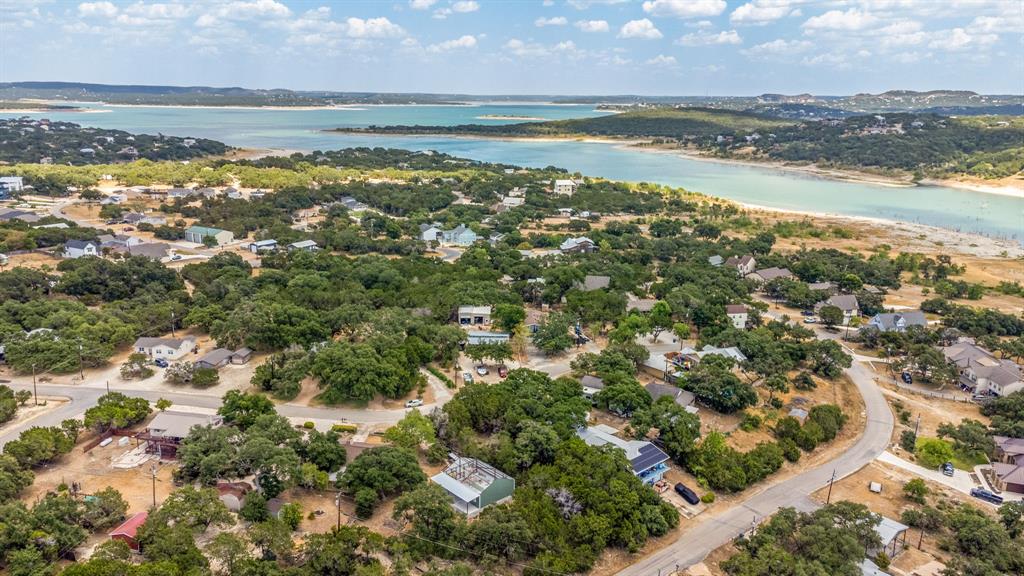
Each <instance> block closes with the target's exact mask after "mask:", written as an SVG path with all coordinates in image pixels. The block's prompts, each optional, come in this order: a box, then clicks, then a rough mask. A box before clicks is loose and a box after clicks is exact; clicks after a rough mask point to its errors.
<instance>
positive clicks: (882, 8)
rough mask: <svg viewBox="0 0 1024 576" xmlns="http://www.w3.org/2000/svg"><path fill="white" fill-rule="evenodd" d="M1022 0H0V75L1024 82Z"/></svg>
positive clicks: (822, 89) (338, 82) (882, 85)
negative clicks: (352, 0) (153, 0)
mask: <svg viewBox="0 0 1024 576" xmlns="http://www.w3.org/2000/svg"><path fill="white" fill-rule="evenodd" d="M1022 40H1024V0H814V1H803V0H646V1H645V0H632V1H631V0H568V1H565V0H548V1H544V0H536V1H525V0H523V1H511V0H504V1H490V0H394V1H379V2H377V1H375V2H369V1H361V2H360V1H355V2H327V1H322V0H321V1H288V0H178V1H175V0H170V1H166V2H140V1H135V0H132V1H113V0H111V1H105V0H100V1H91V2H75V1H68V0H49V1H47V0H0V80H2V81H13V80H66V81H81V82H101V83H120V84H124V83H136V84H175V85H213V86H244V87H250V88H293V89H311V90H317V89H320V90H348V91H389V92H443V93H451V92H462V93H474V94H666V95H704V94H712V95H715V94H720V95H749V94H760V93H764V92H780V93H787V94H794V93H801V92H811V93H815V94H851V93H856V92H880V91H884V90H889V89H915V90H927V89H940V88H942V89H964V90H975V91H977V92H983V93H1011V94H1012V93H1016V94H1020V93H1024V58H1022V57H1021V53H1022V52H1024V41H1022Z"/></svg>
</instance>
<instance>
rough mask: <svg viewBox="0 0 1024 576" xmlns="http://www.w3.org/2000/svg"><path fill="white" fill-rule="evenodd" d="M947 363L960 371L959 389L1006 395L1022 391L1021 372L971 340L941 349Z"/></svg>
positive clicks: (1022, 374)
mask: <svg viewBox="0 0 1024 576" xmlns="http://www.w3.org/2000/svg"><path fill="white" fill-rule="evenodd" d="M942 354H943V355H944V356H945V357H946V361H948V362H950V363H951V364H953V365H955V366H956V367H957V369H958V370H959V371H960V383H959V384H960V388H961V389H962V390H965V391H967V392H970V393H972V394H978V395H988V396H1006V395H1007V394H1013V393H1014V392H1017V391H1019V390H1024V371H1022V369H1021V367H1020V365H1018V364H1017V363H1016V362H1014V361H1013V360H1010V359H1008V358H996V357H995V355H994V354H992V353H991V352H989V351H988V350H985V349H984V348H982V347H980V346H978V345H976V344H974V343H973V342H970V341H962V342H957V343H956V344H954V345H952V346H946V347H945V348H943V349H942Z"/></svg>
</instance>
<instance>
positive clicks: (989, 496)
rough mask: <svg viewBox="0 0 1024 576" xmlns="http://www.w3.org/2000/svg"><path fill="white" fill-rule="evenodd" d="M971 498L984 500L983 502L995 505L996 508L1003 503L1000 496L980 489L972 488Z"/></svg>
mask: <svg viewBox="0 0 1024 576" xmlns="http://www.w3.org/2000/svg"><path fill="white" fill-rule="evenodd" d="M971 496H974V497H975V498H977V499H979V500H984V501H985V502H989V503H991V504H995V505H997V506H998V505H1000V504H1002V503H1003V497H1002V496H999V495H998V494H993V493H991V492H989V491H988V490H982V489H981V488H972V489H971Z"/></svg>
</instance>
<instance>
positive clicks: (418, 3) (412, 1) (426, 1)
mask: <svg viewBox="0 0 1024 576" xmlns="http://www.w3.org/2000/svg"><path fill="white" fill-rule="evenodd" d="M436 3H437V0H409V7H410V8H412V9H413V10H429V9H430V7H431V6H433V5H434V4H436Z"/></svg>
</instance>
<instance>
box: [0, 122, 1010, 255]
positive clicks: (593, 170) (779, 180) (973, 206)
mask: <svg viewBox="0 0 1024 576" xmlns="http://www.w3.org/2000/svg"><path fill="white" fill-rule="evenodd" d="M82 106H84V107H87V108H89V109H91V110H95V112H87V113H82V112H46V113H43V114H31V116H34V117H45V118H50V119H51V120H63V121H68V122H75V123H78V124H82V125H85V126H95V127H99V128H112V129H119V130H126V131H129V132H136V133H149V134H153V133H157V132H160V133H163V134H169V135H174V136H194V137H204V138H212V139H215V140H220V141H222V142H225V143H226V144H229V145H232V146H237V147H243V148H273V149H283V150H294V151H311V150H331V149H338V148H346V147H351V146H370V147H376V146H382V147H389V148H406V149H411V150H437V151H439V152H445V153H448V154H452V155H454V156H460V157H464V158H471V159H474V160H482V161H489V162H502V163H508V164H515V165H519V166H526V167H545V166H558V167H562V168H566V169H568V170H570V171H578V172H581V173H583V174H586V175H590V176H601V177H605V178H611V179H615V180H627V181H647V182H656V183H659V184H665V185H669V186H678V187H683V188H686V189H687V190H692V191H695V192H702V193H705V194H709V195H713V196H719V197H722V198H728V199H730V200H735V201H738V202H743V203H746V204H752V205H758V206H765V207H768V208H777V209H781V210H793V211H800V212H810V213H818V214H834V215H840V216H858V217H870V218H880V219H886V220H892V221H898V222H912V223H918V224H926V225H930V226H938V227H942V228H947V229H950V230H957V231H961V232H970V233H975V234H981V235H985V236H990V237H998V238H1010V239H1014V240H1017V241H1021V240H1024V199H1021V198H1014V197H1010V196H999V195H994V194H984V193H980V192H972V191H967V190H960V189H956V188H948V187H940V186H917V187H892V186H884V185H878V184H867V183H859V182H843V181H836V180H831V179H827V178H820V177H815V176H811V175H806V174H800V173H795V172H793V171H786V170H779V169H773V168H769V167H760V166H746V165H742V164H732V163H722V162H710V161H704V160H695V159H692V158H686V157H681V156H679V155H677V154H669V153H652V152H647V151H641V150H636V149H630V148H628V147H626V146H622V145H616V144H607V143H593V142H574V141H537V140H518V141H503V140H483V139H468V138H450V137H441V136H422V137H420V136H375V135H359V134H336V133H329V132H324V131H323V130H324V129H328V128H334V127H366V126H371V125H380V126H383V125H395V124H405V125H414V124H420V125H453V124H465V123H483V124H503V123H509V122H516V121H519V120H496V119H487V118H481V117H485V116H519V117H530V118H544V119H551V120H554V119H564V118H580V117H592V116H599V115H602V114H603V112H600V111H597V110H594V109H593V107H592V106H573V105H567V106H562V105H546V104H520V105H517V104H480V105H471V106H355V107H351V108H343V109H336V108H335V109H313V110H281V109H240V108H171V107H159V106H150V107H123V106H107V105H102V104H83V105H82ZM2 116H4V114H0V117H2ZM6 116H8V117H9V116H11V114H7V115H6Z"/></svg>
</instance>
